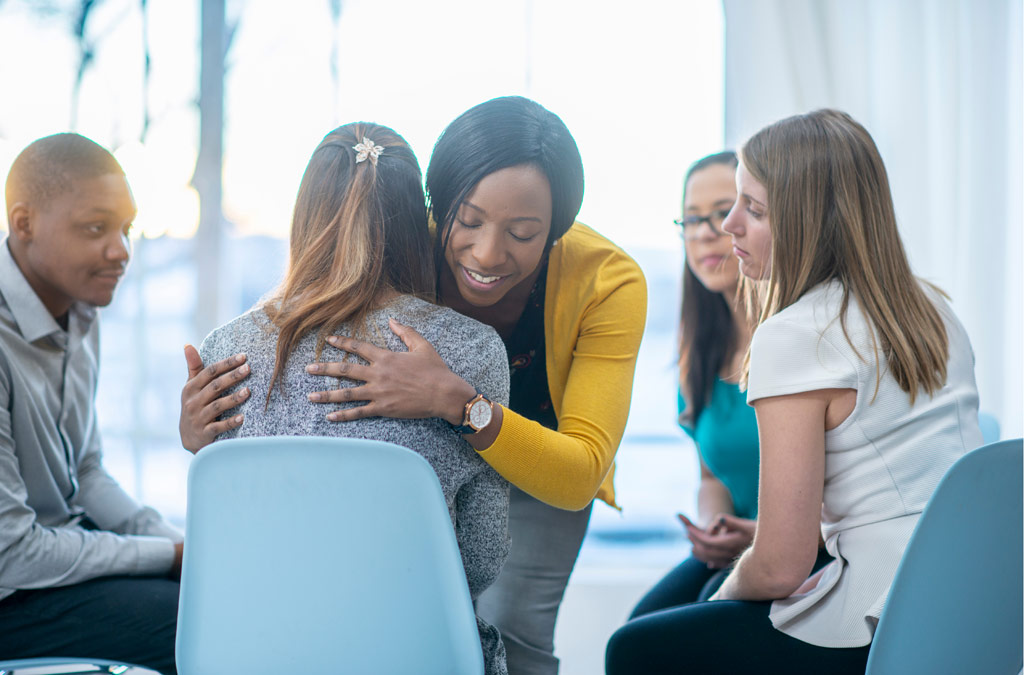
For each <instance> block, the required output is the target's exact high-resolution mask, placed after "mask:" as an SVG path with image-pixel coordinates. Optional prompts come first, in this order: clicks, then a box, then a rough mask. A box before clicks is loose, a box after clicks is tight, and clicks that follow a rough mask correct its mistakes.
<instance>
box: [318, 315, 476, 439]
mask: <svg viewBox="0 0 1024 675" xmlns="http://www.w3.org/2000/svg"><path fill="white" fill-rule="evenodd" d="M390 325H391V330H392V331H394V333H395V335H397V336H398V337H399V338H401V340H402V342H404V343H405V346H406V347H407V348H408V349H409V351H408V352H392V351H390V350H388V349H381V348H380V347H377V346H375V345H372V344H369V343H367V342H364V341H361V340H355V339H353V338H349V337H341V336H331V337H329V338H327V342H328V344H330V345H331V346H332V347H335V348H337V349H339V350H341V351H343V352H347V353H349V354H354V355H356V356H358V357H360V358H361V359H363V360H364V361H366V362H367V364H368V365H362V364H360V363H353V362H349V361H334V362H327V363H313V364H310V365H308V366H306V372H308V373H310V374H312V375H323V376H325V377H338V378H345V379H348V380H355V381H359V382H362V383H363V384H361V385H358V386H355V387H346V388H341V389H331V390H327V391H317V392H313V393H311V394H309V400H310V401H312V402H314V403H344V402H349V401H366V402H367V403H366V405H362V406H356V407H353V408H346V409H345V410H336V411H333V412H331V413H328V415H327V419H329V420H331V421H332V422H350V421H352V420H357V419H361V418H363V417H396V418H404V419H416V418H423V417H440V418H442V419H445V420H447V421H449V422H451V423H452V424H462V411H463V405H464V404H465V402H466V401H468V400H469V399H471V398H472V397H473V395H474V393H475V390H474V389H473V387H472V386H470V385H469V384H468V383H467V382H466V381H465V380H463V379H462V378H461V377H459V376H458V375H456V374H455V373H453V372H452V371H451V370H450V369H449V368H448V365H447V364H446V363H445V362H444V360H442V359H441V357H440V356H439V355H438V353H437V351H436V350H435V349H434V347H433V345H431V344H430V343H429V342H427V341H426V340H425V339H424V338H423V336H422V335H420V334H419V333H417V332H416V331H415V330H414V329H412V328H409V327H408V326H403V325H402V324H400V323H398V322H397V321H395V320H394V319H392V320H391V322H390Z"/></svg>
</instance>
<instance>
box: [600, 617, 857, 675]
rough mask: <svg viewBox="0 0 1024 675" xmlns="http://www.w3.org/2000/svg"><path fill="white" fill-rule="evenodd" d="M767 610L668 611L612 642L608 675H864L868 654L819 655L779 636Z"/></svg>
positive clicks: (828, 651)
mask: <svg viewBox="0 0 1024 675" xmlns="http://www.w3.org/2000/svg"><path fill="white" fill-rule="evenodd" d="M770 608H771V603H770V602H743V601H739V600H716V601H715V602H696V603H693V604H690V605H683V606H682V607H675V608H672V609H664V610H661V611H658V612H654V613H653V614H647V615H645V616H641V617H639V618H637V619H633V620H632V621H629V622H628V623H627V624H626V625H625V626H623V627H622V628H620V629H619V630H617V631H616V632H615V634H614V635H612V637H611V639H610V640H609V641H608V649H607V651H606V652H605V673H606V675H626V674H632V673H635V674H637V675H641V674H642V675H662V674H669V673H688V674H694V675H710V674H712V673H714V674H721V675H728V674H731V673H736V674H737V675H739V674H742V675H747V674H749V673H757V674H758V675H774V674H776V673H777V674H778V675H804V674H808V675H812V674H816V673H828V674H829V675H863V674H864V669H865V668H866V667H867V662H868V648H869V646H864V647H853V648H847V649H836V648H830V647H816V646H814V645H811V644H808V643H806V642H803V641H802V640H797V639H796V638H793V637H790V636H788V635H786V634H785V633H782V632H780V631H778V630H775V628H774V627H773V626H772V623H771V620H769V618H768V611H769V609H770Z"/></svg>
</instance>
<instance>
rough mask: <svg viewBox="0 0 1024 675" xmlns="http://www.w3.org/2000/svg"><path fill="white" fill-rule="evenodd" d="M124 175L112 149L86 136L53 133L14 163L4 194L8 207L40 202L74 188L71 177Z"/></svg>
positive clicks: (24, 151)
mask: <svg viewBox="0 0 1024 675" xmlns="http://www.w3.org/2000/svg"><path fill="white" fill-rule="evenodd" d="M111 173H116V174H121V175H122V176H123V175H124V169H122V168H121V165H120V164H118V162H117V160H116V159H114V156H113V155H112V154H111V153H110V151H109V150H107V149H106V148H104V147H103V146H101V145H99V144H97V143H95V142H94V141H91V140H89V139H88V138H86V137H85V136H81V135H79V134H72V133H64V134H54V135H53V136H46V137H44V138H40V139H39V140H37V141H33V142H32V143H31V144H29V146H28V147H27V148H25V149H24V150H22V151H21V154H19V155H18V157H17V158H16V159H15V160H14V164H12V165H11V171H10V173H9V174H8V175H7V185H6V189H5V193H4V196H5V197H6V199H7V209H8V211H9V210H10V208H11V206H12V205H13V204H14V203H15V202H18V201H27V202H28V203H30V204H33V205H36V206H41V205H43V204H45V203H46V202H48V201H50V200H52V199H56V198H57V197H59V196H61V195H63V194H64V193H66V192H68V191H69V190H71V184H72V181H73V180H75V179H81V178H86V179H88V178H97V177H99V176H105V175H107V174H111Z"/></svg>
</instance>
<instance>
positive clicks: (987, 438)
mask: <svg viewBox="0 0 1024 675" xmlns="http://www.w3.org/2000/svg"><path fill="white" fill-rule="evenodd" d="M978 426H979V427H981V438H982V440H983V441H984V442H985V443H986V444H988V443H995V442H996V441H998V440H999V420H997V419H996V416H995V415H992V414H989V413H987V412H984V411H982V412H979V413H978Z"/></svg>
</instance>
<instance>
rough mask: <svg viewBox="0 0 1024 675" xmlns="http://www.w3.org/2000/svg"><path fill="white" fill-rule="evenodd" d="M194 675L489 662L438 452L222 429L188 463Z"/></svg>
mask: <svg viewBox="0 0 1024 675" xmlns="http://www.w3.org/2000/svg"><path fill="white" fill-rule="evenodd" d="M176 653H177V660H178V670H179V672H181V673H182V674H183V675H198V674H202V673H211V674H216V675H226V674H230V673H246V674H257V673H280V672H289V671H290V670H291V669H292V668H295V667H299V668H300V669H301V670H302V671H304V672H313V673H473V674H474V675H476V674H478V673H481V672H483V656H482V653H481V648H480V639H479V634H478V632H477V627H476V618H475V615H474V612H473V606H472V602H471V600H470V597H469V589H468V587H467V584H466V576H465V572H464V570H463V567H462V560H461V557H460V555H459V549H458V545H457V543H456V540H455V533H454V531H453V529H452V525H451V520H450V518H449V515H448V509H447V506H446V504H445V501H444V496H443V494H442V492H441V486H440V484H439V483H438V479H437V476H436V475H435V474H434V471H433V469H432V468H431V467H430V464H428V463H427V462H426V460H424V459H423V458H422V457H420V456H419V455H417V454H416V453H414V452H412V451H411V450H408V449H406V448H402V447H399V446H397V445H392V444H390V443H381V442H378V441H365V440H358V439H336V438H305V437H270V438H247V439H234V440H227V441H221V442H218V443H214V444H213V445H211V446H209V447H208V448H206V449H204V450H203V451H201V452H200V453H199V454H198V455H197V456H196V458H195V459H194V460H193V462H192V466H191V468H190V470H189V477H188V513H187V516H186V535H185V556H184V561H183V569H182V580H181V604H180V607H179V610H178V639H177V649H176Z"/></svg>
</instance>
